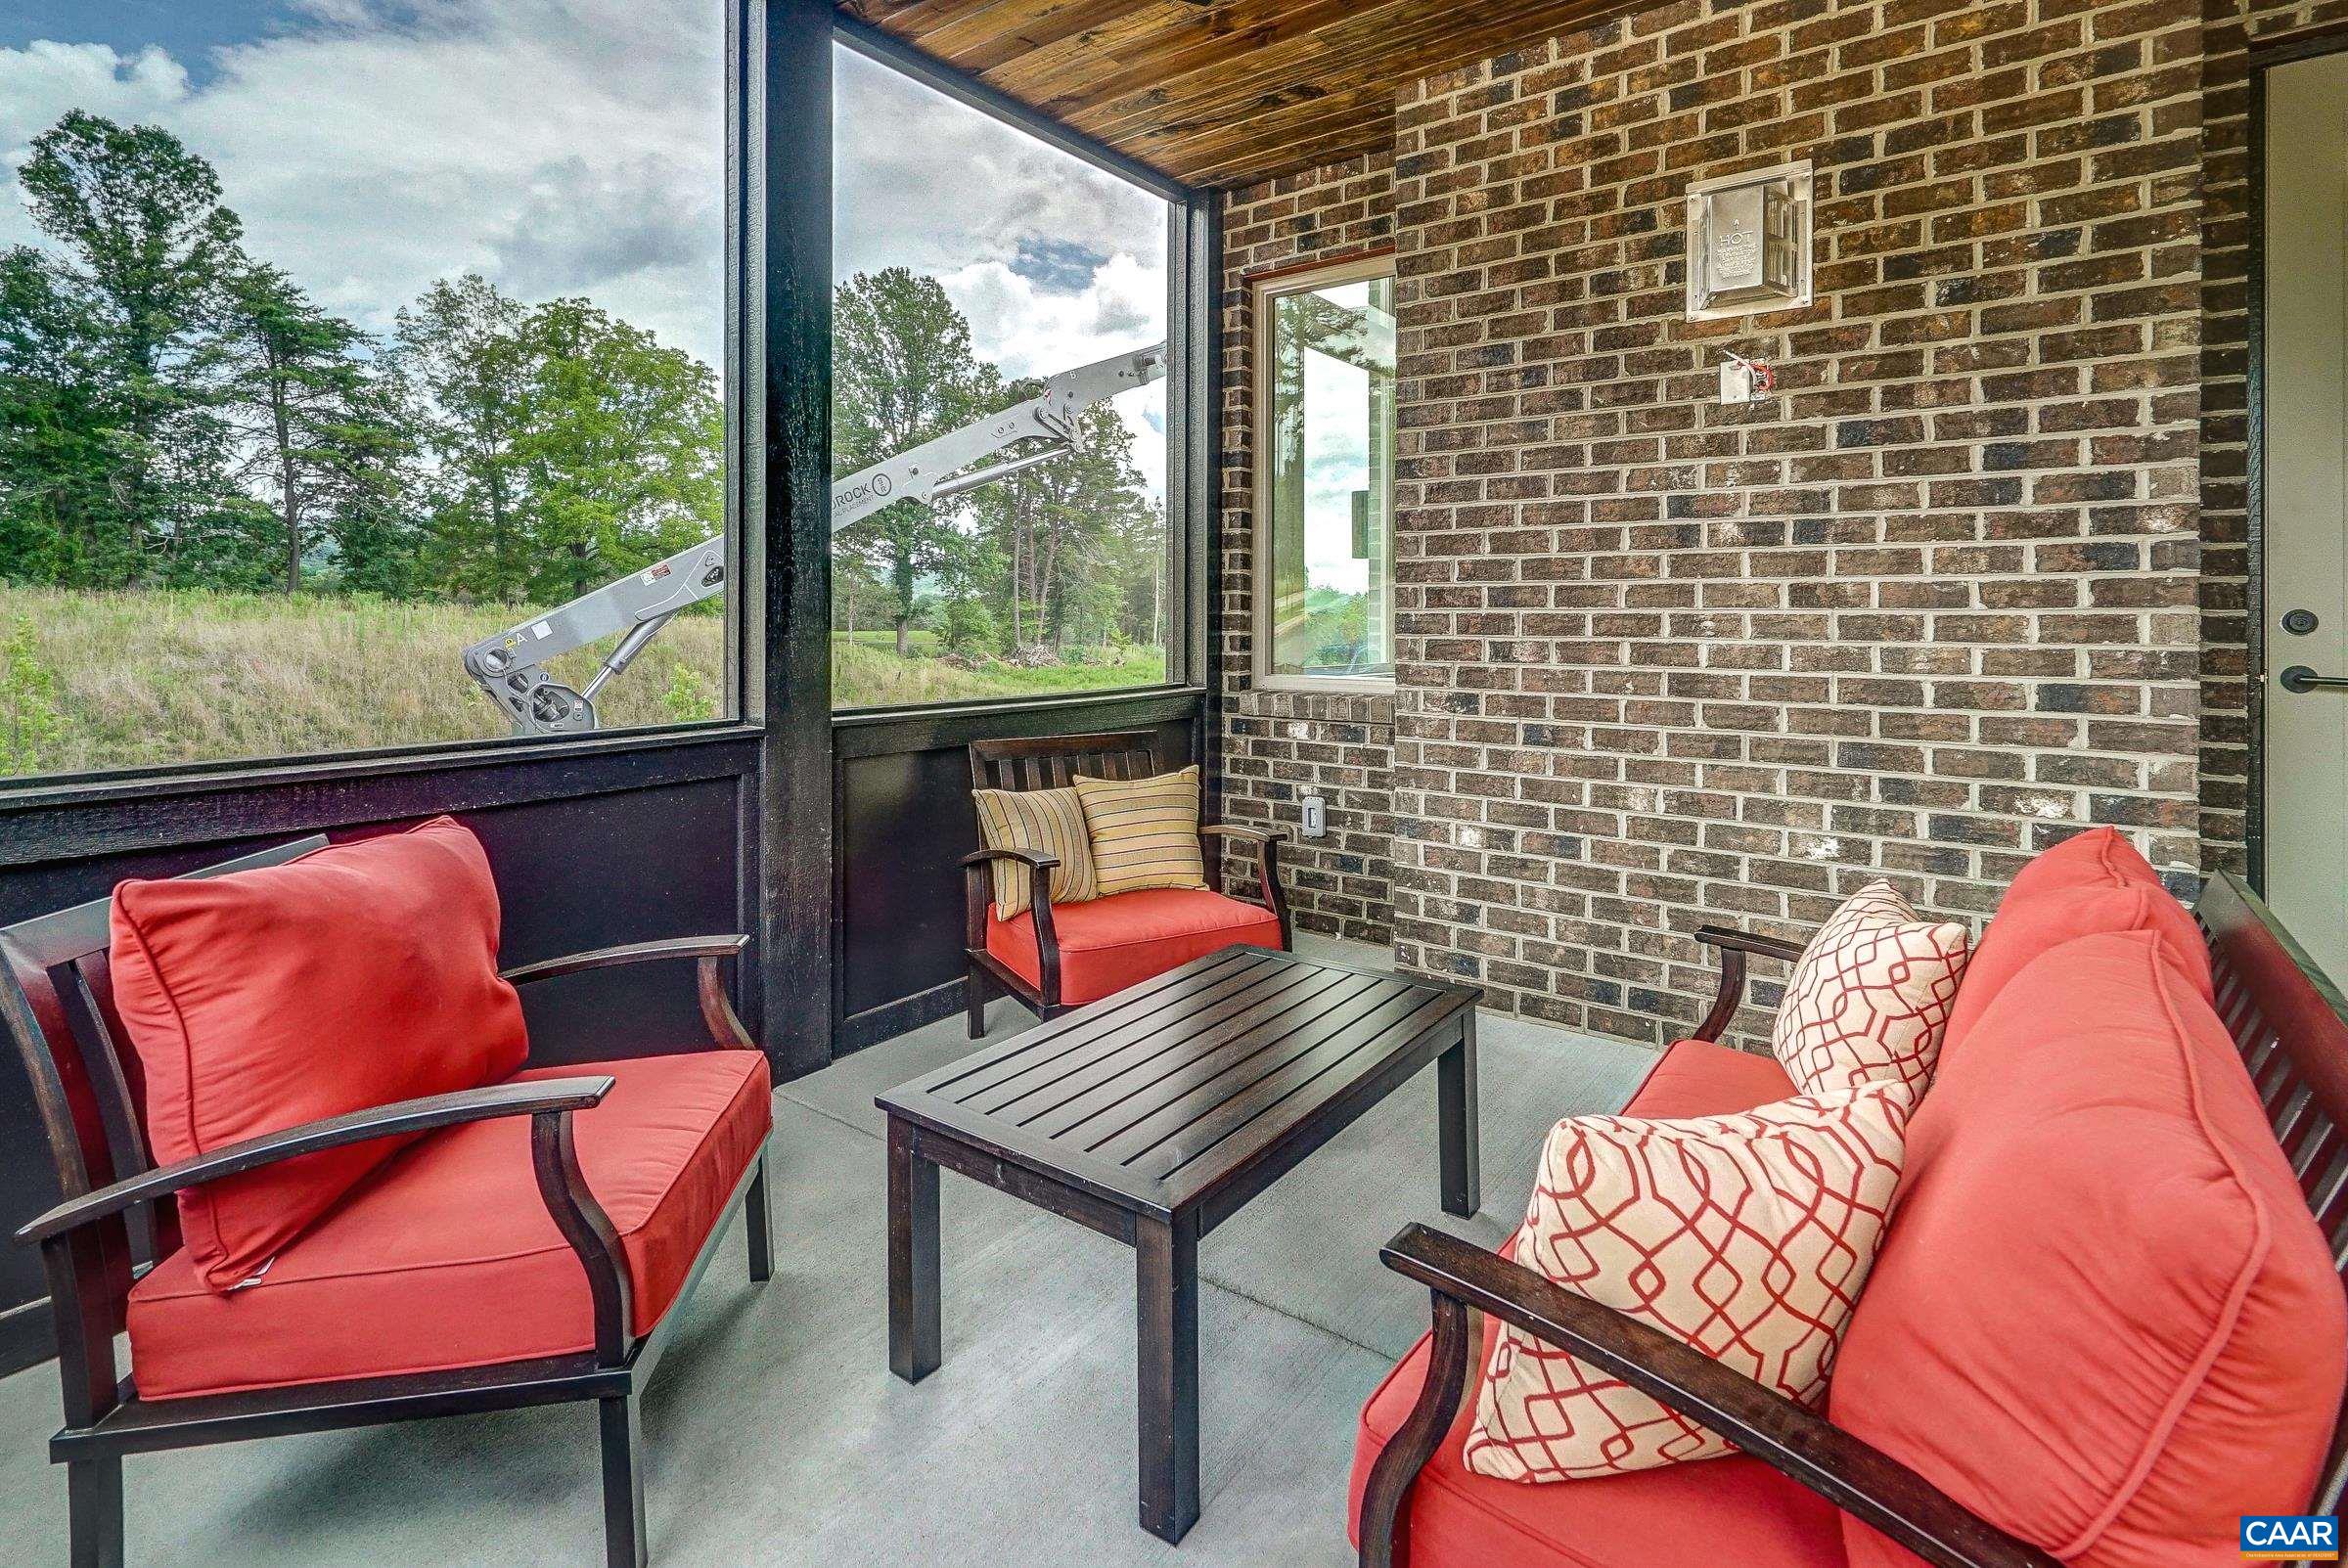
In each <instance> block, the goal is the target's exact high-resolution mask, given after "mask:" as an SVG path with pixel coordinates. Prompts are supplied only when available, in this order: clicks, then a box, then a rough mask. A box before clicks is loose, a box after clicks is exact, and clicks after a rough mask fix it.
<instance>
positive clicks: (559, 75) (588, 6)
mask: <svg viewBox="0 0 2348 1568" xmlns="http://www.w3.org/2000/svg"><path fill="white" fill-rule="evenodd" d="M305 9H306V11H307V20H306V22H304V23H303V24H301V25H299V26H297V27H295V28H294V29H293V30H290V31H287V32H284V33H282V34H278V35H274V36H268V37H262V38H257V39H255V40H253V41H251V42H249V43H245V44H240V45H237V46H234V47H230V48H226V49H222V50H219V51H217V52H216V53H215V54H214V56H213V57H212V59H211V60H210V61H209V62H208V64H209V65H210V66H211V67H212V72H211V74H210V75H209V76H208V77H207V78H206V79H205V80H204V81H203V84H202V85H201V86H192V85H191V83H190V78H189V74H188V72H187V70H186V68H185V67H184V65H183V63H180V62H174V61H172V60H170V59H169V58H168V57H166V56H164V55H163V54H162V53H161V52H160V51H159V50H155V49H149V50H147V51H144V52H142V53H140V54H138V55H135V56H128V57H125V56H123V55H121V54H118V53H117V52H116V51H114V50H113V49H110V48H107V47H105V46H101V45H89V44H83V45H73V44H70V43H69V42H68V43H65V44H60V43H52V42H40V41H36V42H34V43H32V44H30V45H29V46H28V47H25V48H21V49H0V158H5V159H7V160H8V161H9V162H10V164H11V165H12V166H13V165H14V164H16V163H21V162H22V161H23V157H25V156H26V151H27V149H26V144H27V143H29V141H30V140H31V138H32V137H33V136H35V135H37V134H38V133H39V132H40V131H41V130H43V129H44V128H46V127H47V126H48V125H50V124H53V123H54V122H55V121H56V119H57V117H58V116H59V115H60V114H62V113H63V112H65V111H66V110H68V109H70V108H82V109H87V110H89V111H91V112H95V113H100V114H105V115H107V116H108V117H110V118H113V119H118V120H124V121H138V122H141V123H148V124H159V125H162V126H164V127H165V128H167V129H169V130H171V131H172V132H174V133H175V134H177V135H178V136H179V137H181V138H182V139H183V140H184V141H186V142H187V143H188V144H189V146H190V147H191V148H193V149H194V150H195V151H196V152H198V153H200V154H202V155H203V157H207V158H209V159H210V160H211V161H212V162H213V164H214V165H215V166H216V167H217V168H218V170H219V172H220V178H221V182H222V184H223V185H224V186H225V188H226V191H227V200H228V203H229V204H230V205H231V206H233V207H234V208H235V209H236V210H237V211H238V213H239V214H240V215H242V216H243V218H244V219H245V226H246V233H247V236H248V246H249V247H250V248H251V249H252V250H253V252H254V253H255V254H257V255H260V256H263V257H266V258H267V259H269V260H272V261H275V262H277V263H278V264H279V265H281V266H284V267H286V268H287V269H288V270H289V271H291V272H292V273H293V274H294V277H296V278H297V279H299V280H300V281H301V282H302V283H303V284H304V285H305V286H306V287H308V288H309V289H310V290H311V291H313V292H314V293H315V294H316V295H317V296H318V297H319V298H320V300H321V301H323V302H325V303H326V304H328V305H330V306H332V307H333V308H335V309H338V310H341V311H344V312H346V313H348V314H350V315H351V316H353V317H354V318H355V319H357V320H358V321H360V322H361V323H362V324H363V325H365V326H368V327H370V328H373V329H376V330H379V331H380V330H382V329H384V328H385V327H387V326H389V324H390V318H391V314H392V312H393V311H395V310H396V309H397V308H398V307H399V306H400V305H401V304H403V303H405V302H406V301H408V300H410V299H412V298H414V297H415V296H416V294H417V293H419V292H420V291H422V290H423V289H424V288H425V287H426V286H427V285H429V283H430V282H431V281H432V280H433V279H435V278H440V277H446V276H449V275H451V274H453V273H457V272H460V271H464V270H466V269H469V268H470V269H476V270H479V271H481V272H484V273H486V274H487V275H488V276H490V277H491V278H493V279H494V280H496V281H497V282H499V283H500V284H502V285H505V286H508V287H511V288H514V289H516V290H517V291H521V292H524V293H526V294H529V295H530V296H532V297H545V296H546V294H548V293H550V292H554V291H569V292H580V293H589V294H592V295H593V296H594V297H595V298H596V299H597V301H598V302H599V303H601V304H603V305H605V306H606V307H608V308H610V310H612V311H614V312H615V313H617V314H619V315H622V316H625V317H627V318H629V319H630V320H633V321H636V322H639V323H640V324H642V325H644V326H646V327H649V328H651V329H652V330H654V331H655V332H657V333H658V334H659V335H660V336H661V337H662V338H663V339H665V340H667V341H670V342H673V343H676V344H678V345H679V346H681V347H685V348H689V349H691V350H692V351H693V352H695V353H697V354H700V355H701V356H702V357H703V358H706V359H709V360H711V361H712V362H713V363H714V362H715V361H716V359H717V357H718V356H719V354H720V352H721V350H722V346H723V344H722V337H723V332H724V300H723V271H722V267H723V261H722V257H723V249H724V220H723V188H722V181H723V178H724V166H725V147H724V134H725V118H724V96H723V95H724V74H723V71H724V47H723V42H722V39H723V31H722V25H721V16H720V12H719V9H718V6H717V4H716V0H669V3H665V4H659V5H644V4H639V3H634V0H422V3H409V4H402V5H399V6H398V7H397V8H396V10H394V9H393V8H391V7H388V6H386V5H384V4H383V3H382V0H321V3H314V4H311V5H309V6H308V7H306V8H305ZM31 238H33V236H32V234H31V232H30V226H29V224H28V222H27V221H26V218H25V214H24V212H23V207H22V205H21V203H20V202H19V201H18V200H17V198H16V196H15V188H14V184H13V182H11V185H10V195H9V198H8V200H7V202H5V203H0V244H13V243H16V242H19V241H23V240H28V239H31Z"/></svg>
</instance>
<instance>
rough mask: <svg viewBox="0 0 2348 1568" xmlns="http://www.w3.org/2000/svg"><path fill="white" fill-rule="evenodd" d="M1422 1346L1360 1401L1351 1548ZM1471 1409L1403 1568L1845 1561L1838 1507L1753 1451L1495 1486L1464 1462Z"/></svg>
mask: <svg viewBox="0 0 2348 1568" xmlns="http://www.w3.org/2000/svg"><path fill="white" fill-rule="evenodd" d="M1428 1353H1429V1341H1427V1340H1425V1339H1422V1340H1420V1341H1419V1345H1418V1348H1417V1349H1415V1350H1413V1351H1412V1352H1411V1353H1410V1355H1409V1356H1407V1357H1405V1358H1404V1359H1403V1362H1402V1365H1400V1366H1397V1367H1395V1368H1394V1370H1393V1371H1392V1372H1390V1373H1389V1374H1387V1377H1386V1380H1385V1381H1384V1382H1383V1383H1381V1384H1379V1385H1378V1389H1377V1393H1375V1394H1373V1395H1371V1396H1370V1403H1369V1404H1368V1405H1367V1406H1365V1407H1364V1408H1363V1411H1362V1420H1361V1426H1360V1429H1359V1431H1358V1432H1357V1433H1356V1435H1355V1438H1354V1448H1353V1494H1352V1501H1351V1503H1350V1504H1349V1506H1348V1508H1347V1518H1348V1520H1349V1521H1350V1523H1351V1530H1352V1534H1353V1537H1354V1542H1355V1545H1356V1546H1358V1545H1360V1539H1361V1516H1362V1493H1363V1490H1364V1489H1365V1488H1366V1487H1367V1486H1368V1485H1369V1483H1370V1469H1371V1466H1372V1465H1374V1464H1376V1463H1377V1456H1378V1455H1379V1453H1380V1452H1382V1451H1383V1450H1384V1448H1385V1446H1386V1444H1387V1443H1388V1442H1389V1441H1391V1440H1392V1438H1393V1436H1394V1433H1395V1432H1396V1430H1398V1429H1399V1428H1400V1427H1401V1425H1402V1423H1403V1421H1404V1419H1405V1418H1406V1417H1408V1416H1409V1414H1410V1411H1411V1406H1412V1405H1413V1404H1414V1403H1415V1402H1416V1401H1417V1400H1418V1398H1419V1390H1420V1388H1421V1387H1422V1385H1423V1384H1424V1383H1425V1381H1426V1361H1427V1356H1428ZM1469 1365H1470V1366H1480V1365H1481V1357H1480V1355H1479V1356H1476V1357H1472V1358H1470V1361H1469ZM1474 1412H1475V1401H1474V1399H1473V1398H1472V1397H1470V1398H1469V1399H1468V1400H1466V1401H1464V1402H1463V1404H1462V1406H1461V1411H1460V1418H1459V1419H1458V1420H1457V1421H1455V1422H1454V1423H1453V1424H1452V1428H1451V1431H1450V1432H1449V1433H1448V1434H1446V1435H1445V1437H1444V1439H1443V1441H1442V1442H1441V1443H1440V1444H1439V1445H1437V1447H1436V1449H1435V1453H1434V1456H1433V1457H1431V1458H1429V1459H1428V1460H1427V1462H1426V1467H1425V1468H1424V1469H1422V1470H1421V1471H1420V1472H1419V1482H1418V1485H1417V1486H1416V1487H1414V1488H1413V1489H1412V1492H1411V1500H1410V1501H1409V1502H1408V1503H1407V1504H1406V1505H1405V1510H1404V1515H1403V1517H1404V1519H1405V1521H1406V1526H1405V1527H1406V1528H1407V1529H1408V1530H1409V1532H1410V1548H1411V1564H1412V1568H1534V1565H1539V1568H1558V1565H1566V1568H1721V1565H1723V1564H1725V1563H1735V1564H1736V1565H1737V1568H1843V1564H1844V1556H1843V1546H1842V1531H1841V1526H1840V1523H1839V1520H1840V1518H1841V1514H1840V1513H1839V1512H1838V1511H1837V1510H1836V1508H1835V1507H1834V1505H1833V1504H1832V1503H1830V1502H1828V1501H1826V1500H1825V1499H1823V1498H1821V1497H1819V1496H1818V1495H1817V1494H1816V1493H1814V1492H1812V1491H1810V1490H1809V1489H1808V1488H1806V1487H1803V1486H1801V1485H1799V1484H1797V1483H1795V1482H1793V1481H1789V1480H1787V1479H1786V1478H1785V1477H1784V1476H1783V1475H1780V1474H1779V1473H1778V1472H1777V1471H1775V1470H1773V1469H1771V1468H1770V1467H1769V1466H1768V1465H1766V1464H1763V1463H1762V1462H1761V1461H1760V1460H1758V1459H1748V1458H1746V1457H1744V1456H1742V1455H1732V1456H1728V1457H1726V1458H1718V1459H1702V1460H1698V1461H1696V1462H1693V1463H1690V1464H1668V1465H1665V1466H1663V1467H1662V1468H1661V1469H1657V1470H1640V1471H1636V1472H1634V1473H1632V1474H1629V1475H1616V1476H1603V1477H1599V1478H1594V1479H1589V1480H1580V1481H1557V1482H1551V1483H1548V1484H1546V1485H1542V1486H1527V1485H1524V1484H1521V1483H1519V1482H1514V1481H1496V1480H1494V1479H1492V1478H1491V1477H1489V1476H1482V1475H1476V1474H1474V1473H1472V1472H1470V1471H1469V1470H1468V1468H1467V1466H1466V1465H1465V1464H1463V1463H1462V1462H1461V1458H1460V1452H1461V1447H1462V1445H1463V1444H1464V1443H1465V1441H1466V1439H1467V1435H1468V1424H1469V1422H1470V1420H1471V1419H1472V1418H1473V1415H1474Z"/></svg>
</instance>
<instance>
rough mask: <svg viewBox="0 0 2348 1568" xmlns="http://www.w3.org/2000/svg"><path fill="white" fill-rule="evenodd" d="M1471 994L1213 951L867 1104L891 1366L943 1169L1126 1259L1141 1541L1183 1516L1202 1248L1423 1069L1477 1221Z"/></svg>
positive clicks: (927, 1303) (916, 1317) (933, 1304)
mask: <svg viewBox="0 0 2348 1568" xmlns="http://www.w3.org/2000/svg"><path fill="white" fill-rule="evenodd" d="M1477 995H1478V993H1477V992H1476V991H1475V989H1474V988H1473V987H1470V986H1463V985H1454V984H1449V983H1446V982H1442V981H1433V980H1420V979H1411V978H1405V977H1403V976H1400V975H1394V974H1388V973H1381V972H1379V971H1377V970H1373V969H1364V968H1357V967H1354V966H1351V965H1348V964H1343V963H1326V962H1323V961H1320V960H1315V959H1303V958H1298V957H1296V956H1294V955H1293V954H1287V953H1278V952H1273V951H1270V950H1268V949H1265V948H1255V947H1239V948H1227V949H1225V950H1224V951H1222V952H1220V953H1214V954H1210V955H1208V956H1207V957H1205V958H1203V959H1199V960H1197V962H1196V963H1188V964H1185V965H1183V966H1182V967H1181V968H1179V969H1174V970H1171V971H1169V972H1168V973H1165V974H1162V975H1159V976H1158V977H1157V978H1156V979H1153V980H1150V981H1146V982H1144V983H1143V984H1141V985H1138V986H1135V987H1134V988H1133V989H1131V990H1129V991H1123V992H1120V993H1118V994H1117V995H1116V996H1113V997H1108V998H1105V999H1104V1000H1102V1001H1100V1002H1096V1003H1093V1004H1092V1005H1090V1006H1089V1007H1084V1008H1077V1009H1076V1010H1075V1011H1073V1012H1070V1013H1067V1014H1065V1015H1064V1016H1062V1017H1061V1018H1058V1019H1056V1020H1054V1021H1053V1022H1051V1023H1047V1024H1044V1025H1043V1026H1041V1027H1040V1028H1036V1029H1031V1030H1029V1031H1028V1032H1027V1033H1025V1034H1023V1035H1020V1036H1019V1037H1018V1038H1017V1039H1016V1040H1011V1041H1006V1042H1005V1043H1003V1044H1001V1045H996V1046H986V1047H982V1048H981V1049H979V1050H977V1051H974V1052H972V1053H971V1054H970V1055H968V1056H965V1057H963V1058H962V1059H961V1060H960V1061H957V1062H955V1063H954V1064H953V1065H951V1066H948V1067H943V1068H940V1069H939V1070H938V1071H936V1072H933V1073H930V1074H929V1075H928V1076H927V1077H925V1078H919V1079H916V1080H915V1081H914V1082H912V1083H909V1084H903V1085H900V1086H899V1087H897V1088H895V1089H892V1090H890V1091H888V1092H887V1093H886V1094H884V1095H881V1096H879V1097H877V1100H876V1102H877V1103H878V1104H879V1105H880V1106H881V1109H882V1110H884V1111H886V1112H887V1113H888V1365H889V1367H890V1369H891V1370H893V1371H894V1372H895V1373H896V1374H897V1375H898V1376H899V1377H902V1378H904V1379H905V1380H906V1381H907V1382H920V1381H921V1380H922V1379H923V1378H924V1377H926V1376H927V1375H928V1374H929V1373H930V1372H932V1371H935V1370H936V1369H937V1365H938V1360H939V1335H938V1283H937V1275H938V1257H937V1171H938V1167H939V1166H941V1165H942V1166H945V1167H946V1168H947V1169H949V1170H954V1171H959V1172H961V1173H962V1174H963V1175H965V1176H967V1177H970V1178H971V1180H972V1181H976V1182H984V1183H985V1184H987V1185H988V1186H989V1187H997V1188H1000V1189H1001V1190H1003V1191H1005V1192H1009V1193H1012V1194H1013V1195H1015V1196H1017V1197H1021V1198H1025V1199H1026V1200H1027V1201H1028V1202H1030V1203H1033V1204H1036V1205H1037V1206H1039V1207H1041V1208H1046V1209H1049V1210H1051V1211H1052V1212H1053V1213H1055V1214H1060V1215H1065V1216H1066V1217H1067V1218H1069V1219H1071V1220H1075V1221H1077V1222H1079V1223H1081V1224H1084V1225H1088V1226H1090V1227H1092V1228H1093V1229H1094V1230H1096V1231H1099V1232H1102V1233H1104V1234H1106V1235H1112V1236H1115V1237H1116V1238H1117V1239H1118V1240H1120V1241H1123V1242H1126V1243H1127V1244H1129V1245H1130V1246H1132V1248H1133V1250H1134V1260H1135V1266H1134V1286H1135V1298H1136V1300H1135V1305H1136V1308H1137V1318H1138V1336H1139V1337H1138V1346H1139V1356H1138V1359H1137V1360H1138V1372H1139V1382H1140V1394H1139V1402H1138V1403H1139V1407H1140V1409H1139V1414H1140V1426H1141V1495H1142V1509H1141V1514H1142V1525H1143V1528H1145V1529H1147V1530H1149V1531H1150V1532H1151V1534H1153V1535H1156V1536H1159V1537H1162V1538H1163V1539H1165V1540H1167V1541H1180V1540H1181V1539H1182V1537H1183V1533H1184V1532H1185V1531H1187V1530H1189V1529H1190V1527H1191V1526H1192V1524H1193V1523H1194V1522H1196V1521H1197V1517H1198V1238H1199V1237H1200V1236H1202V1235H1204V1234H1206V1232H1209V1231H1212V1230H1213V1229H1214V1228H1215V1227H1216V1226H1218V1225H1220V1224H1222V1223H1223V1222H1224V1221H1225V1220H1227V1219H1229V1218H1231V1216H1232V1215H1234V1214H1237V1213H1238V1212H1239V1211H1240V1207H1241V1205H1242V1204H1244V1203H1245V1202H1246V1201H1247V1200H1248V1199H1249V1198H1251V1197H1253V1196H1255V1194H1256V1193H1258V1192H1261V1191H1262V1190H1263V1189H1264V1188H1265V1187H1269V1186H1271V1185H1272V1183H1273V1182H1275V1181H1277V1180H1278V1179H1279V1178H1280V1176H1281V1175H1282V1174H1283V1173H1284V1172H1286V1171H1287V1170H1288V1169H1289V1168H1291V1167H1292V1166H1294V1165H1295V1164H1296V1163H1297V1162H1298V1161H1299V1160H1301V1159H1303V1158H1304V1157H1305V1156H1306V1155H1308V1154H1310V1153H1312V1152H1313V1150H1315V1149H1317V1148H1319V1147H1320V1146H1321V1145H1322V1144H1324V1143H1326V1142H1329V1141H1330V1140H1331V1139H1332V1138H1334V1137H1335V1136H1336V1135H1337V1134H1338V1133H1339V1132H1341V1131H1343V1130H1344V1128H1345V1127H1346V1126H1348V1125H1349V1124H1350V1123H1351V1122H1352V1121H1353V1120H1354V1118H1355V1117H1357V1116H1359V1115H1361V1114H1362V1112H1364V1111H1366V1110H1368V1109H1369V1108H1370V1107H1371V1106H1373V1105H1375V1104H1377V1102H1378V1101H1379V1100H1381V1099H1383V1098H1385V1097H1386V1096H1387V1095H1388V1094H1390V1093H1391V1092H1392V1091H1393V1090H1394V1089H1396V1088H1397V1087H1399V1086H1400V1085H1401V1084H1402V1083H1403V1082H1404V1081H1405V1080H1407V1079H1409V1078H1411V1077H1412V1076H1413V1075H1415V1074H1416V1073H1418V1072H1419V1070H1420V1069H1421V1068H1422V1067H1424V1066H1425V1065H1426V1064H1427V1063H1428V1062H1430V1061H1431V1062H1434V1063H1436V1076H1435V1084H1436V1096H1435V1098H1436V1103H1437V1106H1438V1108H1439V1121H1440V1125H1441V1134H1442V1140H1441V1142H1442V1159H1441V1165H1442V1189H1443V1207H1444V1208H1445V1210H1447V1211H1448V1212H1450V1213H1452V1214H1458V1215H1468V1214H1473V1213H1474V1212H1475V1210H1476V1207H1477V1203H1478V1198H1477V1192H1476V1189H1477V1168H1476V1167H1477V1159H1476V1110H1475V1001H1476V997H1477Z"/></svg>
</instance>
